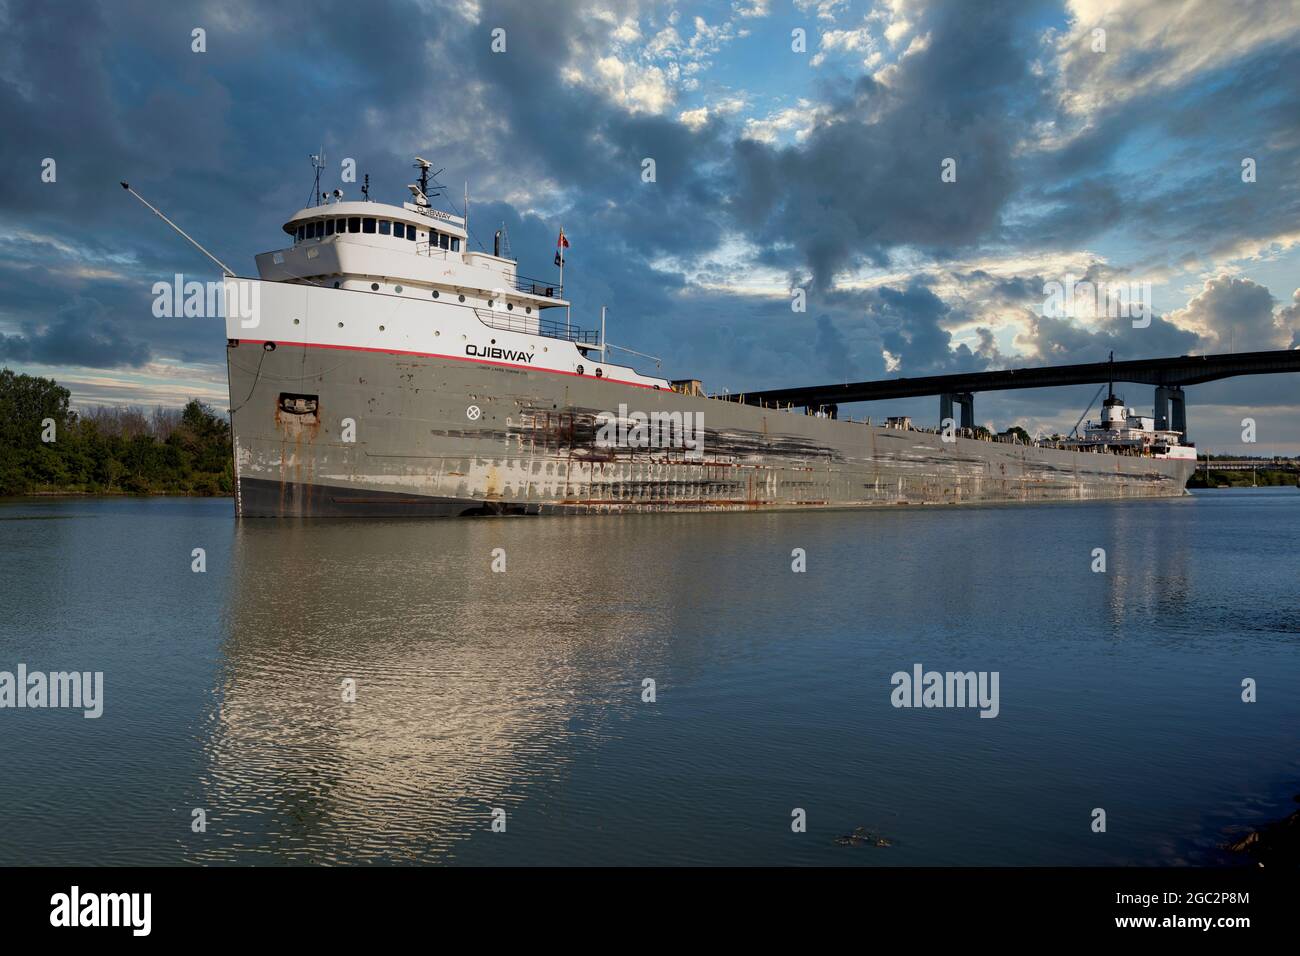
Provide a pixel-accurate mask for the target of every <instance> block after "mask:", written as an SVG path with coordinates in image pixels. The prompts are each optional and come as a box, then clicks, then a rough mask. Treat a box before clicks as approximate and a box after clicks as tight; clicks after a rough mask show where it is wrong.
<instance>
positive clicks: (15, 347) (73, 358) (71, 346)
mask: <svg viewBox="0 0 1300 956" xmlns="http://www.w3.org/2000/svg"><path fill="white" fill-rule="evenodd" d="M149 358H150V351H149V346H148V345H146V344H145V343H143V342H138V341H133V340H132V339H131V338H129V337H128V336H127V335H126V333H125V332H124V331H123V329H122V327H121V323H119V322H116V321H114V320H113V319H112V318H111V317H110V316H109V314H108V312H107V310H106V309H105V308H104V306H103V304H102V303H100V302H97V301H96V300H94V299H87V298H81V297H77V298H74V299H73V300H72V301H71V302H69V303H68V304H66V305H65V306H63V307H62V308H60V309H59V310H58V311H57V312H56V313H55V315H54V318H53V320H52V321H51V322H50V323H49V324H48V325H45V326H40V327H38V326H30V327H28V328H27V329H26V330H25V331H24V332H22V333H20V334H17V335H0V360H6V361H10V362H36V363H39V364H41V365H84V366H87V367H91V368H120V367H124V366H138V365H143V364H144V363H145V362H147V361H149Z"/></svg>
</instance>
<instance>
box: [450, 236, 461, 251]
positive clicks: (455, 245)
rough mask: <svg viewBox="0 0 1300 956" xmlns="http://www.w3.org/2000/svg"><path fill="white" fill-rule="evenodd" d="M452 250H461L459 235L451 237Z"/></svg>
mask: <svg viewBox="0 0 1300 956" xmlns="http://www.w3.org/2000/svg"><path fill="white" fill-rule="evenodd" d="M451 251H452V252H460V237H459V236H452V237H451Z"/></svg>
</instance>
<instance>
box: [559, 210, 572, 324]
mask: <svg viewBox="0 0 1300 956" xmlns="http://www.w3.org/2000/svg"><path fill="white" fill-rule="evenodd" d="M567 258H568V256H566V255H565V254H564V226H563V225H561V226H560V295H562V296H564V335H565V337H566V338H567V337H568V335H569V310H570V309H571V308H572V306H570V305H569V294H568V292H567V291H566V290H565V288H564V260H565V259H567Z"/></svg>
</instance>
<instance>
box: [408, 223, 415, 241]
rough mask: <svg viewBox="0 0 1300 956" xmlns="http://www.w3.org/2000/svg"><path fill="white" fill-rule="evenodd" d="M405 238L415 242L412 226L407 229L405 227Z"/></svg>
mask: <svg viewBox="0 0 1300 956" xmlns="http://www.w3.org/2000/svg"><path fill="white" fill-rule="evenodd" d="M406 238H407V239H410V240H411V241H412V242H415V227H414V226H407V227H406Z"/></svg>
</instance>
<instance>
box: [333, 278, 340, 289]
mask: <svg viewBox="0 0 1300 956" xmlns="http://www.w3.org/2000/svg"><path fill="white" fill-rule="evenodd" d="M338 287H339V280H338V279H335V280H334V288H336V289H337V288H338Z"/></svg>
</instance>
